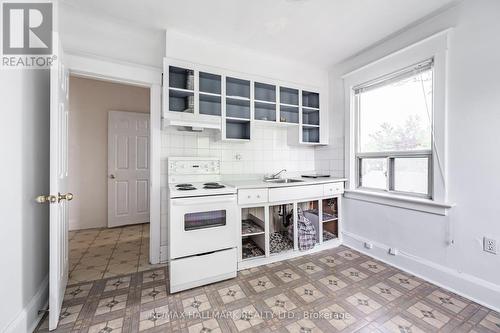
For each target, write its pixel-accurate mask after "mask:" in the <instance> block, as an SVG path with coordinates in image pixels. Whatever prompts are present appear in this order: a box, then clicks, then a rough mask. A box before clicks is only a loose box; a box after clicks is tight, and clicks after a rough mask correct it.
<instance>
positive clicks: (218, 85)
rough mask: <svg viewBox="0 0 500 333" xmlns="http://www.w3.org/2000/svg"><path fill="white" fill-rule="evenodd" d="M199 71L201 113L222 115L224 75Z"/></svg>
mask: <svg viewBox="0 0 500 333" xmlns="http://www.w3.org/2000/svg"><path fill="white" fill-rule="evenodd" d="M199 73H200V75H199V77H200V83H199V96H200V97H199V98H200V114H206V115H210V116H220V115H221V114H222V81H221V80H222V77H221V76H220V75H217V74H211V73H205V72H199Z"/></svg>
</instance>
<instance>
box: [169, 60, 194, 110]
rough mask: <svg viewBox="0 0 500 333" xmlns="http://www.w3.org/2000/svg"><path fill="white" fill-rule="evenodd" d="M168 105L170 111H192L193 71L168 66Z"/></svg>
mask: <svg viewBox="0 0 500 333" xmlns="http://www.w3.org/2000/svg"><path fill="white" fill-rule="evenodd" d="M168 87H169V88H168V99H169V102H168V105H169V109H168V110H169V111H172V112H185V113H193V112H194V71H193V70H192V69H187V68H180V67H175V66H168Z"/></svg>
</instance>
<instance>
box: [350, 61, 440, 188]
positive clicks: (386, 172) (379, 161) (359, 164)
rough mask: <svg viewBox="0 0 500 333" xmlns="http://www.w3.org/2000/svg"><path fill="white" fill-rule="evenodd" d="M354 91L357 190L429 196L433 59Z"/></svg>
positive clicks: (430, 180) (366, 84) (431, 152)
mask: <svg viewBox="0 0 500 333" xmlns="http://www.w3.org/2000/svg"><path fill="white" fill-rule="evenodd" d="M353 89H354V97H355V99H354V102H355V110H356V119H357V127H356V129H357V133H356V140H357V142H356V152H355V158H356V170H357V175H356V176H357V177H356V178H357V187H358V188H363V189H373V190H379V191H386V192H391V193H392V192H394V193H398V194H407V195H413V196H420V197H426V198H432V156H433V148H432V147H433V142H432V140H433V134H432V128H433V123H432V119H433V114H432V112H433V60H432V59H431V60H427V61H424V62H422V63H419V64H417V65H414V66H411V67H408V68H404V69H402V70H400V71H397V72H395V73H391V74H389V75H386V76H384V77H381V78H378V79H376V80H372V81H370V82H367V83H364V84H361V85H358V86H355V87H354V88H353Z"/></svg>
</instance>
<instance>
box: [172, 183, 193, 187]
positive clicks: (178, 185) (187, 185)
mask: <svg viewBox="0 0 500 333" xmlns="http://www.w3.org/2000/svg"><path fill="white" fill-rule="evenodd" d="M175 187H193V184H177V185H175Z"/></svg>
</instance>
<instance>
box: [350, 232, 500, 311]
mask: <svg viewBox="0 0 500 333" xmlns="http://www.w3.org/2000/svg"><path fill="white" fill-rule="evenodd" d="M343 235H344V240H343V245H345V246H347V247H350V248H352V249H353V250H356V251H358V252H361V253H364V254H366V255H367V256H370V257H373V258H375V259H377V260H380V261H382V262H384V263H386V264H388V265H391V266H394V267H396V268H399V269H401V270H402V271H405V272H408V273H410V274H412V275H414V276H417V277H419V278H421V279H423V280H426V281H429V282H430V283H433V284H435V285H437V286H439V287H441V288H443V289H447V290H449V291H451V292H453V293H455V294H458V295H460V296H463V297H465V298H468V299H470V300H472V301H474V302H476V303H478V304H481V305H483V306H486V307H488V308H490V309H492V310H495V311H497V312H500V285H498V284H494V283H491V282H489V281H485V280H483V279H480V278H478V277H475V276H473V275H470V274H466V273H461V272H458V271H456V270H454V269H451V268H449V267H445V266H442V265H439V264H436V263H434V262H432V261H429V260H427V259H424V258H420V257H417V256H414V255H411V254H408V253H405V252H402V251H399V252H398V254H397V255H395V256H393V255H390V254H389V253H388V252H389V246H388V245H385V244H381V243H376V242H373V241H371V240H369V239H366V238H363V237H361V236H359V235H356V234H352V233H349V232H343ZM365 242H369V243H371V244H373V247H372V248H371V249H367V248H365V247H364V243H365Z"/></svg>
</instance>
